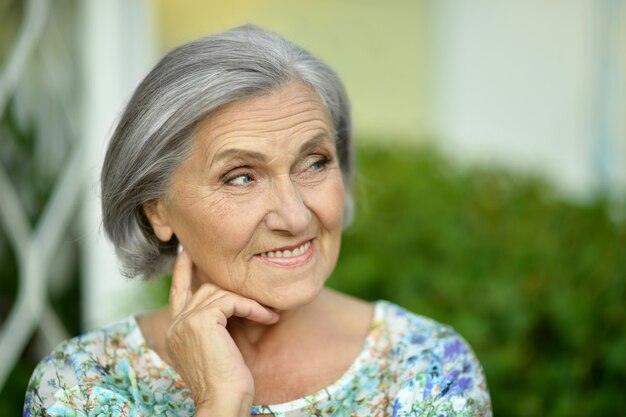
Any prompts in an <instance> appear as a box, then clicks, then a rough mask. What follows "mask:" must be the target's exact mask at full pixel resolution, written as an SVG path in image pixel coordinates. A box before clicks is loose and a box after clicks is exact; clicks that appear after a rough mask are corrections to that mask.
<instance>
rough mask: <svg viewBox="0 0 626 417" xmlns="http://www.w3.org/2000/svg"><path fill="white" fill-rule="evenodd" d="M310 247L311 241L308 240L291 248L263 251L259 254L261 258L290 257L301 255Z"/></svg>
mask: <svg viewBox="0 0 626 417" xmlns="http://www.w3.org/2000/svg"><path fill="white" fill-rule="evenodd" d="M310 247H311V241H310V240H308V241H306V242H304V243H303V244H302V245H300V246H298V247H297V248H295V249H292V250H289V249H285V250H276V251H269V252H263V253H261V254H260V255H259V256H261V257H262V258H292V257H295V256H300V255H302V254H303V253H305V252H306V251H307V250H309V248H310Z"/></svg>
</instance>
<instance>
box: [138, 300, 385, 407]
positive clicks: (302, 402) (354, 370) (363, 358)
mask: <svg viewBox="0 0 626 417" xmlns="http://www.w3.org/2000/svg"><path fill="white" fill-rule="evenodd" d="M384 307H385V302H384V301H376V302H375V303H374V314H373V316H372V322H371V323H370V328H369V330H368V333H367V335H366V336H365V340H364V341H363V345H362V346H361V350H360V351H359V353H358V354H357V356H356V357H355V359H354V360H353V361H352V363H351V364H350V366H349V367H348V369H347V370H346V371H345V372H344V373H343V375H342V376H340V377H339V379H337V380H336V381H335V382H333V383H332V384H331V385H329V386H327V387H324V388H322V389H321V390H318V391H317V392H314V393H312V394H309V395H306V396H304V397H301V398H297V399H295V400H291V401H287V402H283V403H279V404H254V405H253V406H252V414H253V415H254V414H265V413H270V412H271V413H286V412H290V411H295V410H299V409H302V408H305V407H306V406H307V405H309V404H311V403H315V402H318V401H320V400H323V399H324V398H327V399H331V398H332V397H333V395H334V394H335V393H336V392H338V391H339V390H340V389H342V388H343V387H345V386H346V385H347V384H348V383H349V382H350V381H351V380H352V379H353V378H354V377H355V376H356V375H357V374H358V373H359V370H360V369H361V367H363V366H364V365H365V364H367V363H369V362H370V361H371V359H370V358H371V354H370V353H371V350H372V348H373V345H374V344H375V343H376V337H375V333H376V330H377V328H378V323H380V322H381V321H382V320H383V318H384V315H385V308H384ZM129 320H130V324H131V329H130V332H129V333H130V334H129V336H130V338H131V340H134V341H135V342H136V343H138V344H139V345H140V346H141V347H142V348H143V349H145V350H146V351H147V353H148V355H150V356H151V361H152V362H153V363H154V364H155V365H157V366H159V367H160V368H162V369H164V370H165V372H166V373H167V374H168V375H169V376H170V377H171V378H172V379H173V380H176V381H180V382H182V378H181V376H180V375H179V374H178V372H176V370H175V369H174V368H173V367H171V366H170V365H169V364H168V363H167V362H165V361H164V360H163V359H162V358H161V357H160V356H159V354H158V353H156V352H155V351H154V350H153V349H151V348H150V346H149V344H148V342H147V340H146V339H145V337H144V335H143V333H142V332H141V328H140V327H139V323H138V322H137V318H136V317H135V316H131V317H130V319H129ZM270 410H271V411H270Z"/></svg>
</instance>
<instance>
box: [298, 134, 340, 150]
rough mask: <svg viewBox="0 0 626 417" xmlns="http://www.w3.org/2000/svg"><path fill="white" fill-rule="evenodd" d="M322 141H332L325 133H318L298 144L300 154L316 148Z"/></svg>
mask: <svg viewBox="0 0 626 417" xmlns="http://www.w3.org/2000/svg"><path fill="white" fill-rule="evenodd" d="M324 142H330V144H332V143H333V141H332V140H331V139H330V136H328V134H327V133H324V132H323V133H318V134H317V135H315V136H313V137H312V138H311V139H309V140H308V141H306V142H304V143H303V144H302V146H300V154H305V153H309V152H313V151H315V150H317V149H318V148H319V147H320V146H321V145H322V144H323V143H324Z"/></svg>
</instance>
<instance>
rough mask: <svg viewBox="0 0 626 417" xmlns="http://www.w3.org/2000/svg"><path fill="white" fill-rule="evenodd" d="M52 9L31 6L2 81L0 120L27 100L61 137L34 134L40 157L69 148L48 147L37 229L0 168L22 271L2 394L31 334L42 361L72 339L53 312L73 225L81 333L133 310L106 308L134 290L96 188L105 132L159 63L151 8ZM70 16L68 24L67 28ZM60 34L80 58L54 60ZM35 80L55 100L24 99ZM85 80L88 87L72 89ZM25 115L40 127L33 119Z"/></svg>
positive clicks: (1, 220)
mask: <svg viewBox="0 0 626 417" xmlns="http://www.w3.org/2000/svg"><path fill="white" fill-rule="evenodd" d="M54 6H55V7H52V2H51V1H50V0H29V1H28V3H26V4H25V6H24V13H23V20H22V22H21V24H20V26H19V32H18V34H17V36H16V37H15V40H14V44H13V46H12V49H11V51H10V54H9V56H8V58H7V59H6V61H5V62H6V65H5V67H4V68H3V69H2V72H1V73H0V114H4V112H5V110H6V109H7V106H8V105H9V101H10V100H11V99H13V98H15V97H18V98H19V97H21V96H22V95H25V96H28V94H30V95H31V97H30V102H31V103H30V106H29V105H27V106H25V109H24V107H22V109H21V111H22V112H24V111H25V112H28V111H35V110H33V109H35V108H38V110H36V112H39V113H40V115H41V114H43V115H45V116H44V117H43V118H42V120H45V119H46V117H47V118H48V123H53V124H54V128H55V129H56V131H57V133H58V131H59V130H61V131H62V134H61V135H58V134H57V135H53V134H48V133H49V132H48V131H47V130H46V129H45V128H42V126H38V129H37V137H36V138H35V140H36V142H37V144H38V145H39V144H44V145H46V146H42V147H40V149H41V148H45V149H50V145H51V144H50V141H54V140H59V141H60V140H63V143H60V144H56V143H54V144H52V147H53V148H56V149H59V147H62V148H61V149H62V151H61V153H60V155H61V161H60V163H59V164H58V165H59V166H62V168H60V169H58V170H56V171H57V172H58V174H57V175H56V179H55V180H54V185H53V191H52V193H51V195H50V197H49V198H48V200H47V201H46V203H45V207H44V208H43V211H42V214H41V215H40V216H39V220H38V221H37V223H36V224H34V225H33V224H31V221H30V219H29V217H28V210H27V209H26V207H25V205H24V203H22V201H21V200H20V196H19V195H18V192H17V191H18V188H17V186H16V185H15V184H14V183H12V179H11V176H10V175H9V174H10V173H9V172H7V169H6V167H4V166H2V164H1V163H0V233H1V234H2V235H3V236H4V237H5V240H6V241H7V243H8V244H9V245H10V246H11V248H12V251H13V253H14V254H15V258H16V264H17V270H18V277H17V282H18V292H17V298H16V301H15V303H14V304H13V306H12V309H11V310H10V312H9V315H8V317H7V319H6V320H5V321H4V322H2V323H0V358H1V360H0V391H1V390H2V388H3V387H4V386H5V384H6V382H7V377H8V375H9V373H10V372H11V370H12V369H13V367H14V366H15V364H16V362H17V360H18V359H19V357H20V355H21V354H22V352H23V351H24V349H25V347H26V345H27V344H28V343H29V342H30V340H31V338H32V336H33V334H35V333H37V335H38V337H37V338H36V339H35V340H36V344H37V346H36V347H37V351H38V352H40V353H42V354H43V352H47V351H50V350H51V349H52V348H53V347H54V346H56V345H57V344H58V343H59V342H61V341H62V340H64V339H66V338H67V337H68V332H67V330H66V329H65V327H64V325H63V323H62V322H61V320H60V319H59V316H58V315H57V313H56V312H55V310H54V309H53V308H52V306H51V302H50V292H51V291H53V292H54V291H55V290H56V291H59V290H60V291H63V290H64V287H65V286H66V285H67V284H69V282H68V279H67V276H68V275H69V274H68V271H67V269H68V268H67V267H66V271H61V273H59V271H58V269H57V270H55V268H52V267H51V266H52V265H55V260H56V258H60V257H61V252H62V251H63V247H64V243H65V242H66V240H67V237H68V236H69V235H70V228H71V227H75V226H79V227H80V228H81V237H80V242H79V243H80V244H81V246H82V254H83V259H82V262H81V264H82V270H81V282H82V284H81V287H82V289H83V294H82V301H83V303H82V307H83V308H82V310H81V314H82V317H81V321H82V324H83V327H93V326H94V325H98V324H102V323H103V322H107V321H110V320H113V319H115V318H116V317H117V316H119V315H122V314H126V310H128V306H126V310H125V308H124V306H116V303H115V302H114V301H108V300H115V301H117V300H119V299H123V298H124V296H125V295H126V296H128V295H129V292H131V293H132V291H133V290H132V288H131V289H129V287H128V286H125V285H127V284H126V283H125V282H124V280H122V279H120V275H119V273H118V271H117V267H116V264H115V260H114V255H113V254H112V248H110V247H108V246H107V245H106V244H105V243H103V238H102V236H101V233H100V231H99V228H100V220H99V210H98V200H97V190H95V189H94V188H95V187H94V184H95V183H97V172H99V166H100V162H101V157H102V155H103V153H104V152H103V150H104V143H105V142H106V137H107V134H108V132H109V131H110V129H111V126H112V124H113V122H114V119H115V117H116V116H117V113H118V112H119V109H120V108H121V107H122V105H123V104H124V101H125V98H127V97H128V96H129V94H130V92H131V91H132V87H133V86H134V84H135V83H136V82H137V81H138V79H139V78H140V77H141V75H142V74H143V73H144V72H145V71H146V70H147V67H148V65H149V63H150V61H151V58H152V56H153V51H154V48H153V41H152V38H153V36H152V30H151V27H150V25H151V23H150V22H151V21H152V16H151V15H150V13H149V10H150V7H149V2H148V1H147V0H141V1H132V2H128V1H125V0H109V1H104V2H103V1H100V0H83V1H81V2H78V3H74V6H72V5H71V4H69V3H63V4H57V5H54ZM72 7H73V8H74V9H72ZM68 11H69V12H71V13H67V12H68ZM63 13H65V14H64V15H63ZM60 15H61V16H60ZM68 18H69V19H71V21H69V22H67V21H65V20H67V19H68ZM64 19H65V20H64ZM63 30H65V31H67V34H70V36H71V33H81V34H82V35H83V36H82V37H81V41H80V42H79V43H78V44H79V48H78V50H76V48H74V47H73V46H68V45H63V47H61V48H60V50H59V51H58V53H59V54H67V55H71V56H62V57H59V56H55V55H54V54H51V52H50V49H49V48H48V45H47V43H46V42H47V41H48V40H49V38H50V37H54V35H55V34H56V35H58V33H59V31H63ZM54 53H57V51H55V52H54ZM51 57H54V58H52V59H51ZM50 61H54V62H50ZM33 69H34V71H29V70H33ZM76 73H78V74H80V76H78V75H77V74H76ZM33 74H35V75H34V77H39V79H37V80H36V81H37V82H39V84H40V85H42V86H43V88H44V89H45V91H42V92H41V95H42V96H46V97H48V98H50V97H52V99H51V100H49V101H45V100H41V103H39V101H40V100H39V96H38V95H37V94H38V93H39V92H38V93H36V94H35V95H34V96H33V91H32V88H31V90H29V93H25V94H22V93H24V90H23V89H22V88H23V87H32V86H30V84H32V81H33V79H32V77H33ZM55 74H56V75H57V76H59V75H60V76H66V75H67V74H72V76H75V77H73V78H72V79H71V80H70V81H69V83H74V84H73V87H72V88H75V89H76V90H77V92H78V96H77V97H71V94H69V93H68V92H67V91H65V90H64V88H66V87H67V85H64V84H63V83H57V82H56V80H55V79H54V75H55ZM27 77H29V78H27ZM66 78H67V77H66ZM70 78H71V77H70ZM79 80H80V81H82V84H81V86H80V88H76V83H77V82H79ZM66 89H67V88H66ZM26 90H28V88H26ZM68 96H70V98H71V99H70V98H68ZM18 101H19V100H18ZM33 101H34V103H33ZM23 102H28V99H25V100H23ZM50 103H54V107H55V108H54V109H51V108H42V106H47V105H49V104H50ZM77 109H80V111H77ZM51 114H52V115H53V117H50V115H51ZM26 116H27V117H28V118H29V119H37V117H31V116H34V115H32V114H27V115H26ZM50 118H52V119H53V121H52V122H50V121H49V119H50ZM42 123H45V122H42ZM42 132H44V133H42ZM0 134H2V135H6V136H4V137H2V142H3V143H11V141H13V140H14V139H15V138H13V137H11V133H10V132H9V130H8V129H2V130H0ZM61 138H62V139H61ZM56 263H58V262H56ZM55 273H56V274H55ZM115 291H117V293H115ZM76 302H77V303H78V300H76ZM134 307H135V308H137V306H136V305H135V306H134Z"/></svg>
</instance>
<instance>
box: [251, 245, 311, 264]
mask: <svg viewBox="0 0 626 417" xmlns="http://www.w3.org/2000/svg"><path fill="white" fill-rule="evenodd" d="M312 255H313V240H307V241H306V242H304V243H302V244H300V245H299V246H297V247H295V248H293V249H277V250H273V251H267V252H262V253H260V254H258V255H255V258H258V259H260V260H262V261H264V262H267V263H270V264H273V265H278V266H300V265H303V264H305V263H306V262H307V261H308V260H309V259H310V258H311V256H312Z"/></svg>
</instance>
